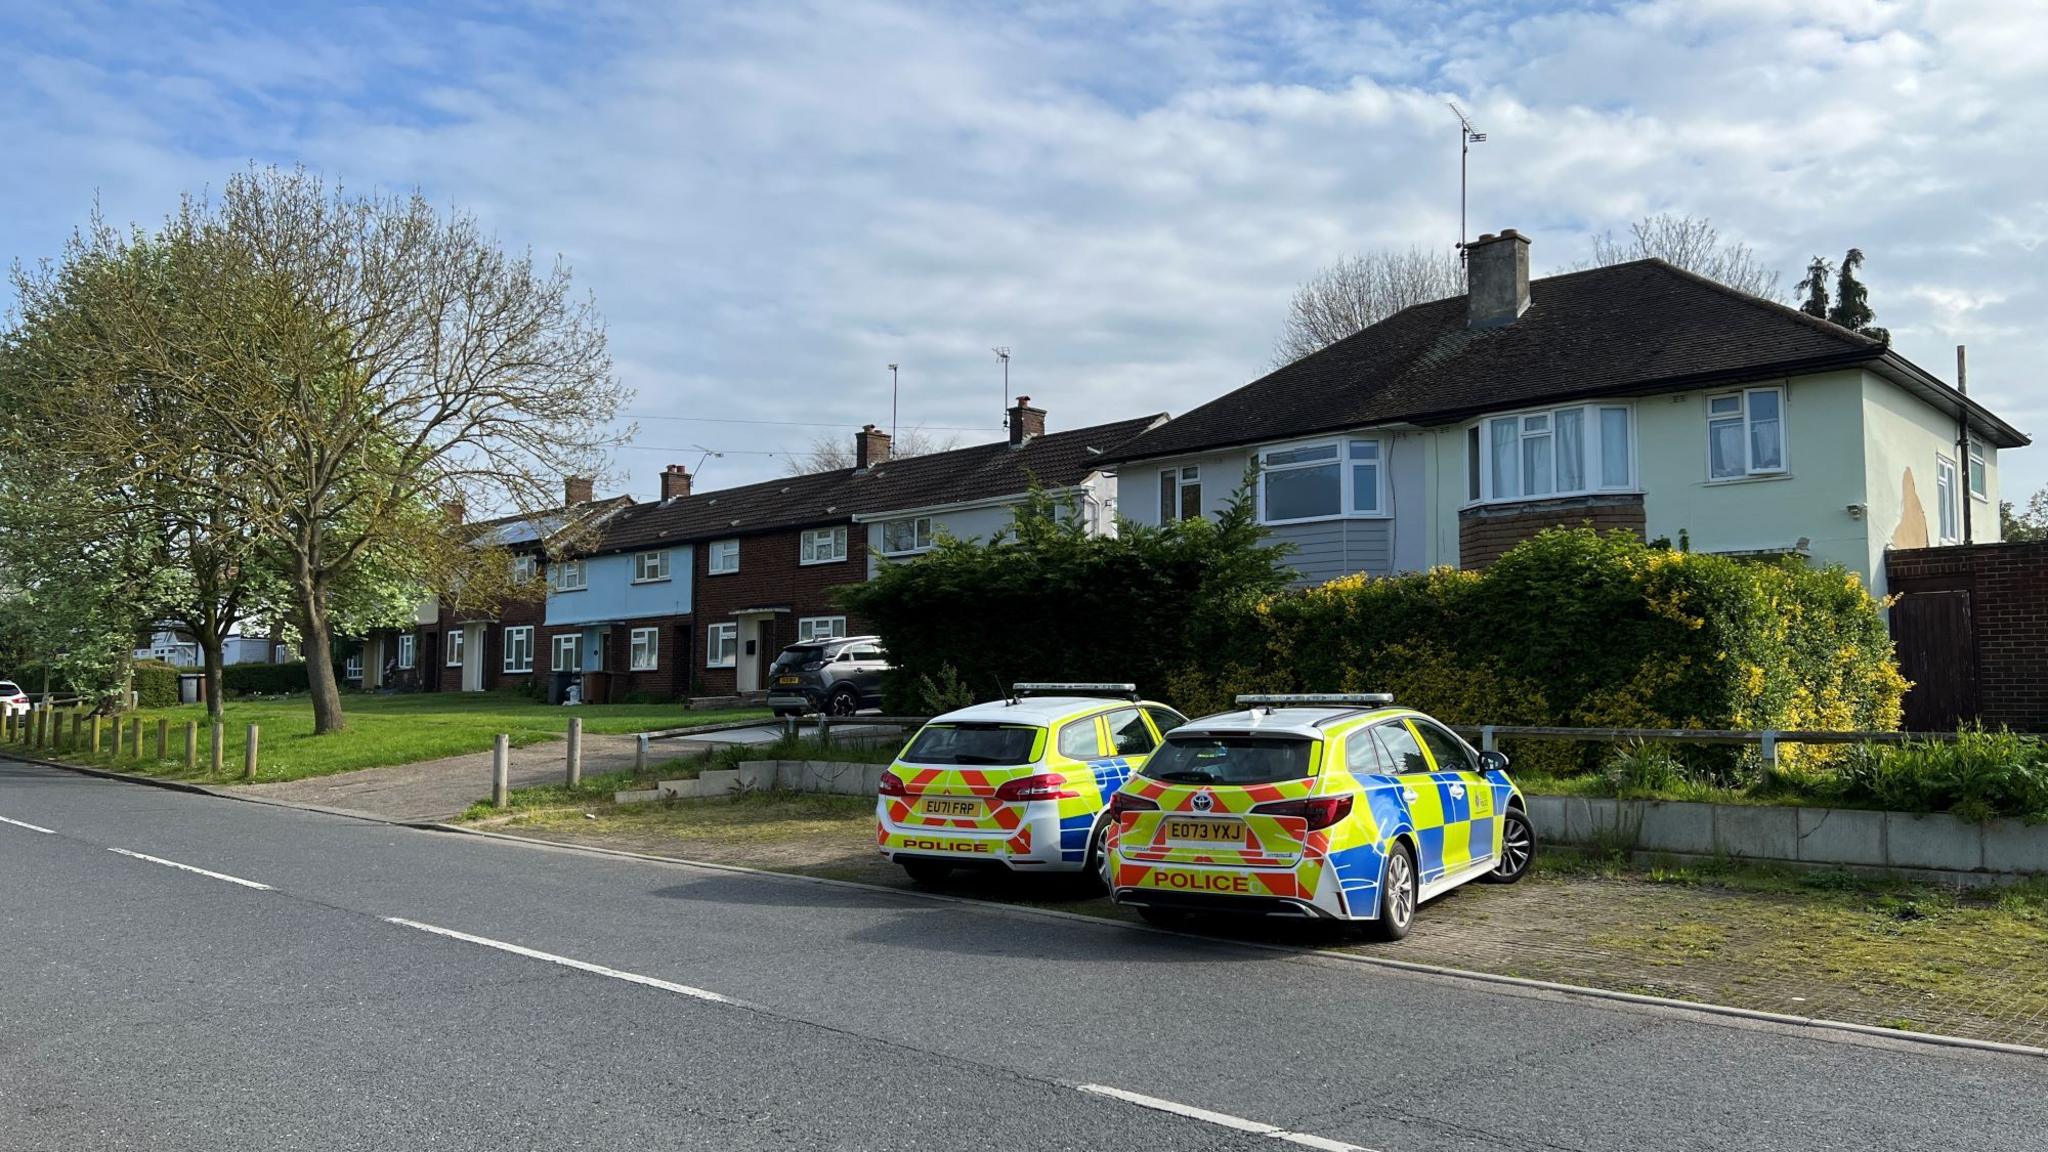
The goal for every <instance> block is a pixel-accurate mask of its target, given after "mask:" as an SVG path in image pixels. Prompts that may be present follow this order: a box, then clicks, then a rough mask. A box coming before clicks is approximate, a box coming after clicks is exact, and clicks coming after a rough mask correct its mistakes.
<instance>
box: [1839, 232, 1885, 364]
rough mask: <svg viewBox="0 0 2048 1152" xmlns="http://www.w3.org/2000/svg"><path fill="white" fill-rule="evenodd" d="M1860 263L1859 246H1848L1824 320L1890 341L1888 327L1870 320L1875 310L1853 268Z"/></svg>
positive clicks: (1874, 315)
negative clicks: (1879, 325)
mask: <svg viewBox="0 0 2048 1152" xmlns="http://www.w3.org/2000/svg"><path fill="white" fill-rule="evenodd" d="M1862 266H1863V249H1861V248H1851V249H1849V252H1848V254H1847V255H1845V256H1843V257H1842V268H1841V276H1840V279H1838V280H1837V281H1836V282H1835V306H1834V307H1833V308H1831V309H1829V310H1828V319H1829V320H1832V321H1834V322H1835V323H1837V324H1840V325H1841V326H1842V327H1844V328H1847V329H1848V330H1849V331H1851V332H1859V333H1862V334H1863V335H1865V336H1868V337H1870V338H1871V339H1872V340H1876V341H1878V342H1879V343H1881V344H1887V345H1888V344H1890V343H1891V342H1892V334H1891V331H1890V330H1889V329H1885V328H1879V327H1877V326H1876V325H1874V324H1872V323H1871V321H1872V320H1875V319H1877V313H1875V312H1872V311H1871V310H1870V292H1869V290H1868V289H1866V288H1864V287H1863V282H1862V281H1860V280H1858V279H1856V269H1858V268H1861V267H1862Z"/></svg>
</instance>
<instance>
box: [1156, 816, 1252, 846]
mask: <svg viewBox="0 0 2048 1152" xmlns="http://www.w3.org/2000/svg"><path fill="white" fill-rule="evenodd" d="M1166 838H1167V839H1168V840H1185V841H1189V842H1191V843H1195V844H1242V843H1244V825H1242V824H1239V823H1237V822H1236V821H1234V820H1232V821H1226V820H1168V821H1167V822H1166Z"/></svg>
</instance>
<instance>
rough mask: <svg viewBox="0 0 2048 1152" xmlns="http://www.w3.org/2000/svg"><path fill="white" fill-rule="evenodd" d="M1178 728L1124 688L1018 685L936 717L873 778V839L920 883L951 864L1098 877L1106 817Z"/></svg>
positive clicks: (1166, 711)
mask: <svg viewBox="0 0 2048 1152" xmlns="http://www.w3.org/2000/svg"><path fill="white" fill-rule="evenodd" d="M1186 722H1187V718H1186V717H1184V716H1182V715H1181V714H1180V713H1178V712H1175V711H1174V710H1173V709H1171V708H1169V707H1167V706H1166V705H1164V704H1159V703H1155V702H1153V701H1149V700H1140V699H1138V695H1137V688H1136V686H1135V685H1131V684H1018V685H1015V686H1014V687H1012V689H1011V695H1010V697H1009V698H1008V699H1005V700H998V701H994V702H991V703H987V704H976V705H974V706H973V707H971V708H962V709H960V710H959V711H957V712H949V713H947V714H946V715H944V716H940V717H937V718H936V719H934V720H932V721H931V722H930V723H928V724H926V725H925V726H924V727H923V728H921V729H919V730H918V733H917V735H916V736H913V737H912V738H911V740H910V742H909V743H908V744H906V745H904V748H903V751H902V752H901V753H899V754H898V756H897V758H896V761H895V763H893V764H891V765H890V766H889V769H888V771H886V772H884V773H883V774H882V783H881V789H880V795H879V796H877V797H876V801H875V837H876V840H877V841H878V842H879V844H880V846H881V851H882V854H883V855H884V856H887V857H888V858H889V859H890V860H892V861H894V862H896V863H898V864H901V865H902V866H903V868H904V870H905V871H907V872H908V873H910V878H911V879H912V880H915V881H917V882H918V883H920V884H931V883H935V882H937V881H939V880H941V879H944V878H945V876H946V875H947V874H948V873H949V872H951V871H952V870H953V869H954V868H956V867H961V866H982V867H999V868H1008V869H1011V870H1013V871H1016V872H1082V871H1097V872H1099V871H1100V869H1101V859H1102V847H1103V837H1104V833H1105V831H1106V828H1107V821H1106V816H1105V812H1106V808H1107V805H1108V803H1109V798H1110V797H1111V796H1113V795H1115V794H1116V790H1117V789H1118V788H1119V787H1121V786H1122V785H1123V783H1124V781H1125V780H1127V779H1129V778H1130V775H1131V773H1132V772H1133V771H1134V770H1136V769H1137V768H1139V767H1141V766H1142V765H1143V764H1144V763H1145V760H1146V758H1147V757H1149V756H1151V755H1152V751H1153V749H1155V748H1157V747H1158V746H1159V741H1160V738H1161V737H1162V736H1163V735H1164V734H1165V733H1167V732H1170V731H1172V730H1173V729H1174V728H1176V727H1178V726H1179V725H1181V724H1184V723H1186Z"/></svg>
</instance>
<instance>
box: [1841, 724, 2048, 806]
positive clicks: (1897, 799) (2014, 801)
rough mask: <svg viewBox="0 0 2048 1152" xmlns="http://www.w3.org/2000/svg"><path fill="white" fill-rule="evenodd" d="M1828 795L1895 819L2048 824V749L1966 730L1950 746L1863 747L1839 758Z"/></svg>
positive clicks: (2006, 735)
mask: <svg viewBox="0 0 2048 1152" xmlns="http://www.w3.org/2000/svg"><path fill="white" fill-rule="evenodd" d="M1833 790H1834V792H1835V793H1836V795H1838V796H1839V797H1840V798H1841V799H1843V800H1846V801H1849V802H1851V803H1858V804H1869V805H1872V806H1875V807H1879V808H1889V809H1893V810H1896V811H1902V812H1951V813H1954V814H1955V815H1956V816H1959V817H1961V818H1963V819H1965V820H1977V821H1983V820H1990V819H1993V818H1996V817H2000V816H2013V817H2020V818H2024V819H2029V820H2036V821H2042V820H2048V742H2044V741H2042V740H2041V739H2040V738H2039V737H2034V736H2023V735H2020V734H2018V733H2014V732H2007V731H2003V730H2000V731H1989V732H1987V731H1985V730H1984V729H1982V728H1965V729H1964V730H1962V731H1961V732H1960V733H1958V734H1957V737H1956V739H1955V740H1953V741H1947V740H1912V741H1908V742H1906V743H1904V744H1895V745H1891V746H1884V745H1868V744H1866V745H1863V746H1861V747H1858V748H1856V749H1855V750H1854V751H1853V752H1852V753H1851V754H1850V755H1849V756H1848V757H1846V758H1845V760H1844V761H1843V763H1842V764H1841V766H1840V768H1839V770H1838V772H1837V774H1836V778H1835V781H1834V784H1833Z"/></svg>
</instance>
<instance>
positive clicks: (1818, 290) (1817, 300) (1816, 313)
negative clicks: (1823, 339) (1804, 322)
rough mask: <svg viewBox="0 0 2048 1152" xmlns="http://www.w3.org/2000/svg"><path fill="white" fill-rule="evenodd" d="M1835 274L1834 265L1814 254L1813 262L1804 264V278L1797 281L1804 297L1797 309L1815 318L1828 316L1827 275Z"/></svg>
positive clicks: (1824, 318) (1819, 318)
mask: <svg viewBox="0 0 2048 1152" xmlns="http://www.w3.org/2000/svg"><path fill="white" fill-rule="evenodd" d="M1834 274H1835V266H1834V265H1833V264H1830V263H1829V262H1828V261H1827V259H1826V258H1825V257H1822V256H1815V257H1814V258H1813V263H1811V264H1808V265H1807V266H1806V278H1805V279H1804V280H1801V281H1800V282H1799V292H1800V294H1801V295H1802V296H1803V297H1804V299H1802V300H1801V301H1800V302H1799V310H1800V311H1801V312H1804V313H1806V314H1807V315H1808V316H1812V317H1814V318H1815V319H1817V320H1826V319H1827V318H1828V311H1829V302H1828V277H1830V276H1832V275H1834Z"/></svg>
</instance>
